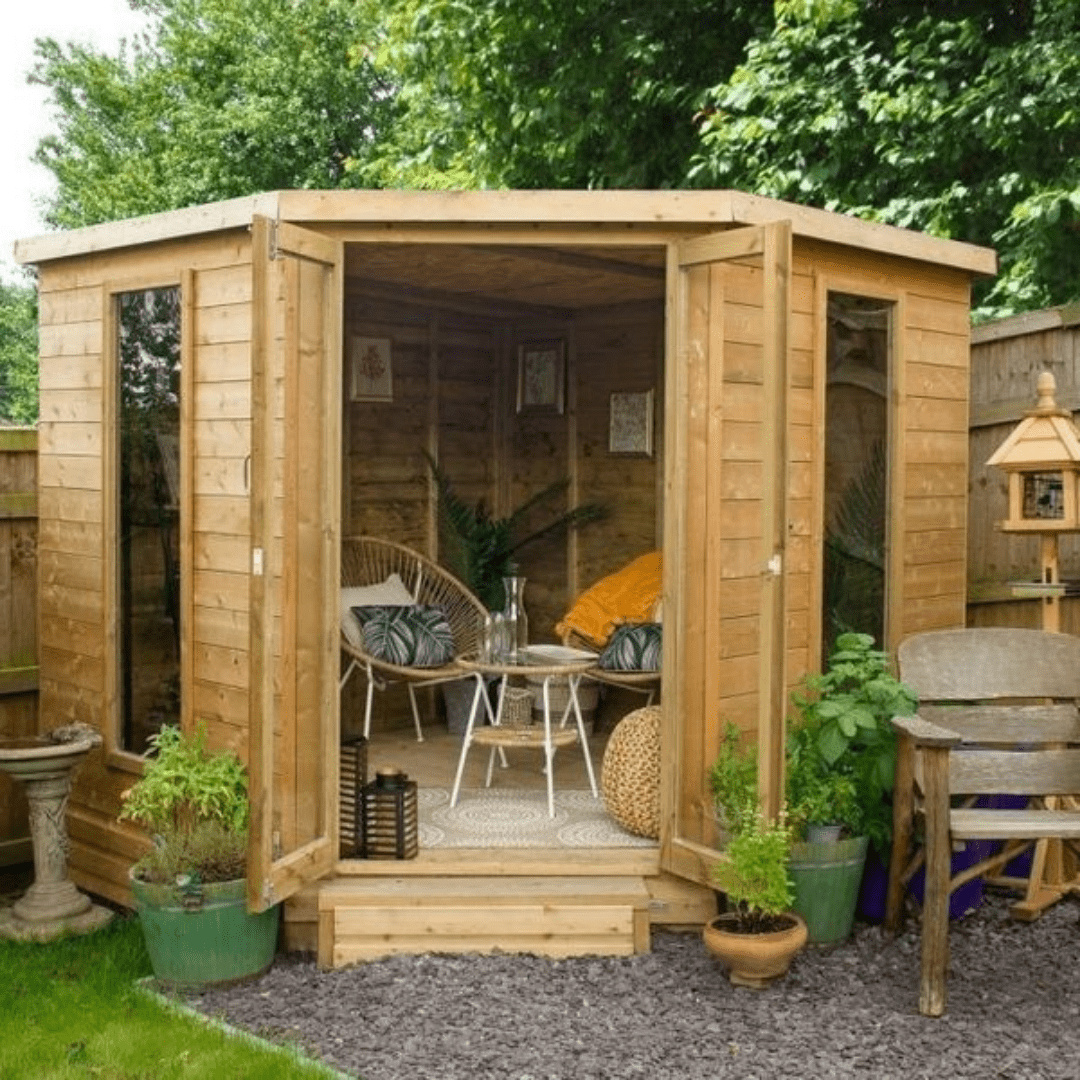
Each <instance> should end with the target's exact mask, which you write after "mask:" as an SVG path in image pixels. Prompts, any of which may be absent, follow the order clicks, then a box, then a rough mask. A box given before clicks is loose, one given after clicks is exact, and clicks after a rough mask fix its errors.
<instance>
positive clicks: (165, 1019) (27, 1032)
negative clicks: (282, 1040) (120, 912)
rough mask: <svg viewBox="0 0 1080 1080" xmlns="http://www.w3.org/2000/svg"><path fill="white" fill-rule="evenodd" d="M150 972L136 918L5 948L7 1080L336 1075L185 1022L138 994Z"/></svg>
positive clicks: (0, 1023)
mask: <svg viewBox="0 0 1080 1080" xmlns="http://www.w3.org/2000/svg"><path fill="white" fill-rule="evenodd" d="M149 974H150V961H149V959H148V958H147V955H146V950H145V948H144V946H143V940H142V931H141V930H140V928H139V923H138V920H137V919H135V918H133V917H131V918H117V919H116V920H115V921H114V922H113V923H112V924H111V925H110V926H109V927H108V928H106V929H105V930H102V931H99V932H98V933H96V934H90V935H88V936H86V937H79V938H67V939H64V940H62V941H58V942H54V943H51V944H48V945H38V944H23V943H19V942H11V941H0V1080H22V1078H24V1077H25V1078H27V1080H74V1078H76V1077H78V1078H80V1080H82V1078H91V1077H92V1078H94V1080H189V1078H195V1077H199V1078H202V1077H212V1078H215V1080H216V1078H218V1077H222V1078H226V1077H227V1078H229V1080H233V1078H240V1077H252V1078H256V1077H257V1078H258V1080H274V1078H282V1080H284V1078H286V1077H288V1078H292V1077H299V1078H306V1077H316V1076H318V1077H324V1078H325V1077H326V1076H327V1075H329V1073H328V1070H326V1069H324V1068H322V1067H320V1066H318V1065H317V1064H315V1063H314V1062H310V1063H305V1062H304V1061H303V1060H302V1059H300V1058H299V1057H298V1056H296V1055H295V1054H289V1053H286V1052H284V1051H275V1050H270V1049H263V1048H260V1047H258V1046H254V1045H252V1044H251V1043H250V1042H248V1041H245V1040H243V1039H241V1038H238V1037H236V1036H234V1035H230V1034H229V1033H227V1032H224V1031H222V1030H220V1029H219V1028H217V1027H215V1026H213V1025H212V1024H210V1025H208V1024H206V1023H203V1022H200V1021H199V1020H196V1019H193V1018H190V1017H186V1016H182V1015H177V1014H176V1013H174V1012H173V1011H171V1010H170V1009H169V1008H167V1007H166V1006H164V1005H162V1004H160V1003H159V1002H157V1001H155V1000H154V999H152V998H150V997H148V996H147V995H146V994H144V993H142V992H140V991H139V990H138V989H136V987H135V982H136V980H138V979H141V978H143V977H144V976H147V975H149Z"/></svg>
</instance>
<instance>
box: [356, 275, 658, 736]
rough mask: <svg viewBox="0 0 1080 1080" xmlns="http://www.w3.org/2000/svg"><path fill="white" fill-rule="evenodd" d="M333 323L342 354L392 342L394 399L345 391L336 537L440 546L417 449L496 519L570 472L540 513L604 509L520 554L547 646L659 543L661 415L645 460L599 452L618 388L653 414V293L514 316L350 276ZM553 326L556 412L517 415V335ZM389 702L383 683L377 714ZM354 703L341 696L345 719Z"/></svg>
mask: <svg viewBox="0 0 1080 1080" xmlns="http://www.w3.org/2000/svg"><path fill="white" fill-rule="evenodd" d="M345 325H346V333H345V347H346V354H347V352H348V347H349V345H348V343H349V339H350V337H351V336H361V337H385V338H389V339H390V340H391V343H392V345H391V347H392V355H393V383H394V399H393V401H392V402H351V401H348V400H347V401H346V406H345V410H346V411H345V415H346V424H345V434H344V440H345V448H344V455H345V466H344V475H345V478H346V484H347V491H346V493H345V519H346V522H347V525H346V527H345V528H344V529H343V534H344V535H350V534H352V535H357V534H361V533H374V534H375V535H381V536H388V537H391V538H393V539H396V540H399V541H400V542H402V543H405V544H409V545H412V546H415V547H417V548H419V549H421V550H424V551H427V552H429V553H431V554H436V553H437V539H436V524H435V515H434V508H433V506H432V502H431V497H430V494H431V493H430V490H429V486H428V474H427V466H426V465H425V464H424V460H423V456H422V454H421V449H422V448H425V447H426V448H427V449H428V450H430V451H431V452H433V453H437V455H438V458H439V461H440V462H441V464H442V466H443V468H444V469H445V470H446V472H447V474H448V475H449V476H450V477H451V479H452V480H453V482H454V485H455V487H456V489H457V490H458V491H459V493H460V494H461V495H462V496H463V497H464V498H465V499H467V500H468V501H470V502H475V501H477V500H479V499H484V500H485V502H486V503H487V504H488V506H489V507H492V508H493V509H494V510H495V512H496V513H497V514H500V515H502V514H506V513H509V512H511V511H512V510H513V509H515V508H517V507H518V506H520V505H521V503H522V502H523V501H525V500H526V499H528V498H529V497H530V496H532V495H533V494H535V493H536V492H537V491H539V490H541V489H542V488H544V487H546V486H547V485H548V484H551V483H553V482H555V481H558V480H561V479H569V480H570V488H569V490H568V493H567V495H566V496H565V498H563V499H562V500H561V501H556V502H554V503H553V504H552V505H551V507H549V508H548V511H547V513H544V512H541V513H539V514H538V515H537V517H536V518H535V521H536V522H537V523H538V524H541V523H543V521H544V520H545V517H546V516H547V515H548V514H554V513H557V512H560V511H561V510H562V509H565V508H566V507H567V506H570V505H573V503H574V502H575V501H577V502H584V501H599V502H602V503H604V504H605V505H606V506H607V507H608V509H609V511H610V516H609V517H608V518H607V519H606V520H605V521H603V522H598V523H594V524H590V525H589V526H588V527H586V528H584V529H582V530H581V531H580V533H579V534H578V535H577V536H576V538H572V539H571V540H570V541H569V542H568V541H567V539H566V538H565V537H558V538H555V539H553V540H547V541H541V542H540V543H538V544H537V545H535V546H532V547H529V548H526V549H525V550H524V551H523V552H522V558H521V567H520V568H521V572H522V573H523V574H524V576H525V577H526V579H527V585H526V592H525V604H526V610H527V612H528V615H529V630H530V636H531V637H532V639H533V640H535V641H546V642H552V641H555V640H556V636H555V631H554V626H555V623H556V622H557V621H558V620H559V619H560V618H561V617H562V615H563V614H564V612H565V611H566V608H567V606H568V605H569V603H570V602H571V601H572V599H573V597H574V596H575V595H576V594H577V592H579V591H580V590H581V589H584V588H586V587H588V585H590V584H592V583H593V582H594V581H595V580H597V579H598V578H600V577H602V576H604V575H605V574H608V573H611V572H612V571H614V570H616V569H618V568H619V567H620V566H622V565H624V564H625V563H627V562H629V561H630V559H632V558H634V557H635V556H637V555H640V554H643V553H644V552H647V551H650V550H653V549H654V548H655V547H657V546H658V539H657V536H658V529H659V524H658V521H659V503H658V498H659V490H658V487H659V481H658V477H659V475H660V467H661V461H662V454H661V450H662V446H663V431H662V427H661V426H659V425H658V426H657V427H656V428H655V430H654V436H653V447H654V449H653V454H652V456H651V457H646V456H640V457H638V456H628V455H614V454H609V453H608V426H609V405H610V395H611V394H612V393H614V392H639V391H646V390H650V389H652V390H655V391H656V392H657V394H656V400H655V403H654V408H655V415H656V416H657V417H659V415H660V414H661V413H660V411H661V409H662V397H661V394H660V390H661V381H660V373H661V370H662V353H663V307H662V304H661V303H659V302H657V303H655V304H647V305H640V304H639V305H633V306H630V305H626V306H618V307H610V308H608V307H600V308H595V309H588V310H585V311H581V312H577V313H574V315H573V316H572V317H571V316H570V315H567V316H566V317H564V318H557V317H546V318H543V319H537V318H523V317H522V316H521V315H520V314H515V313H514V312H511V311H507V310H503V309H500V308H499V307H498V306H497V305H491V306H488V307H485V305H484V302H483V300H482V298H476V299H474V300H471V301H462V300H461V299H456V300H455V299H454V298H452V297H449V296H447V297H444V298H441V299H440V298H438V297H425V298H423V299H419V298H414V297H411V296H409V295H408V293H407V291H402V292H401V293H400V294H398V295H387V294H386V291H385V289H379V288H375V287H371V286H367V285H365V284H364V283H363V282H362V281H360V280H358V279H355V278H351V279H349V281H348V282H347V286H346V313H345ZM553 338H557V339H562V340H563V341H564V342H565V346H566V365H567V367H566V378H567V385H566V397H565V406H564V410H563V412H562V413H558V412H552V411H547V412H543V411H536V412H529V411H525V412H519V411H518V410H517V379H518V358H517V357H518V354H517V350H518V346H519V345H521V344H522V343H524V342H528V341H533V340H549V339H553ZM347 369H348V363H346V374H345V383H346V391H347V390H348V383H349V375H348V370H347ZM353 692H354V693H356V692H358V690H356V691H353ZM347 697H350V695H348V694H347ZM399 704H400V703H397V702H395V700H394V699H393V698H392V697H385V696H384V695H380V696H379V698H377V699H376V709H377V713H376V723H378V720H379V713H391V712H398V711H400V710H399V709H398V707H397V706H398V705H399ZM356 706H357V702H354V701H351V699H350V700H347V701H343V703H342V708H343V715H348V716H352V715H355V714H356Z"/></svg>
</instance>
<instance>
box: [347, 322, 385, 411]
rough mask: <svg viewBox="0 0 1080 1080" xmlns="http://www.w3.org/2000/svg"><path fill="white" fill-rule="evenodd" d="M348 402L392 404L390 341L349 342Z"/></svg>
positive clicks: (352, 338) (374, 339) (354, 339)
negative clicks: (384, 402)
mask: <svg viewBox="0 0 1080 1080" xmlns="http://www.w3.org/2000/svg"><path fill="white" fill-rule="evenodd" d="M349 398H350V400H352V401H393V400H394V372H393V367H392V365H391V356H390V339H389V338H369V337H357V336H355V335H354V336H353V337H351V338H349Z"/></svg>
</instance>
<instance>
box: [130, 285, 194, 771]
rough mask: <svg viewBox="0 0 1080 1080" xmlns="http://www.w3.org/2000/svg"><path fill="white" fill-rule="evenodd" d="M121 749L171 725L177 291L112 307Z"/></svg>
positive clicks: (175, 634)
mask: <svg viewBox="0 0 1080 1080" xmlns="http://www.w3.org/2000/svg"><path fill="white" fill-rule="evenodd" d="M117 306H118V311H117V326H118V328H119V343H118V345H119V348H118V353H119V358H120V377H119V393H120V403H119V421H120V439H119V470H120V551H119V559H120V567H119V577H120V642H121V658H120V693H121V702H122V706H121V721H122V730H121V746H122V748H123V749H125V750H130V751H132V752H133V753H136V754H142V753H145V751H146V749H147V740H148V738H149V737H150V736H151V735H153V734H154V733H155V732H157V731H158V730H159V729H160V728H161V727H162V726H163V725H164V724H176V723H179V720H180V561H179V542H180V468H179V454H178V447H179V434H180V290H179V289H177V288H164V289H145V290H141V291H139V292H129V293H123V294H121V295H120V296H118V297H117Z"/></svg>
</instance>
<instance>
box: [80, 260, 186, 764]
mask: <svg viewBox="0 0 1080 1080" xmlns="http://www.w3.org/2000/svg"><path fill="white" fill-rule="evenodd" d="M191 286H192V272H191V271H190V270H185V271H183V272H181V273H180V274H172V275H169V276H164V277H130V278H127V277H125V278H119V279H114V280H110V281H108V282H105V283H104V284H103V287H102V308H103V310H102V335H103V338H102V349H101V355H102V358H103V378H102V433H103V454H102V492H103V506H102V516H103V525H104V528H103V529H102V545H103V546H102V567H103V599H104V603H103V605H102V607H103V612H102V613H103V621H104V624H103V638H104V642H105V664H104V673H103V674H104V709H103V720H104V723H103V729H104V730H103V732H102V735H103V738H104V750H105V761H106V765H107V766H109V767H110V768H113V769H118V770H121V771H123V772H127V773H132V774H135V775H139V774H141V773H142V771H143V763H144V760H145V759H144V757H143V756H142V755H140V754H138V753H137V752H135V751H134V750H129V749H127V748H126V747H125V745H124V735H123V724H124V718H123V696H122V685H123V672H122V665H123V650H122V648H121V640H120V626H121V618H122V615H123V611H122V598H121V550H120V530H121V509H120V494H121V493H120V487H121V484H120V449H121V448H120V339H119V332H120V299H121V297H122V296H124V295H126V294H130V293H138V292H151V291H155V290H164V289H175V290H176V291H177V293H178V308H179V319H180V327H179V366H180V421H179V431H180V437H179V446H178V465H179V523H178V545H177V546H178V560H179V567H178V569H179V577H180V589H179V610H180V631H181V639H180V657H179V668H180V686H181V688H182V690H181V694H180V725H181V727H182V728H184V729H187V728H188V727H190V718H191V694H190V692H188V693H184V692H183V687H185V686H186V687H188V688H190V686H191V682H190V675H191V672H190V663H191V649H190V634H191V601H192V596H191V584H192V583H191V544H190V536H191V511H192V506H191V490H190V485H191V475H192V471H191V443H190V438H189V436H188V433H189V431H190V423H191V407H192V391H193V382H194V378H193V365H192V360H193V357H192V335H191V312H190V305H191V302H192V296H193V290H192V287H191Z"/></svg>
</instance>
